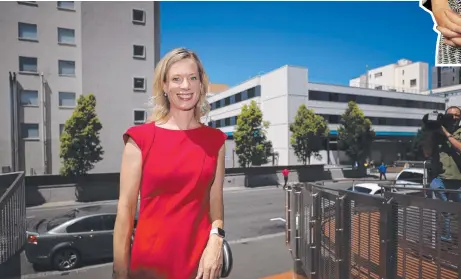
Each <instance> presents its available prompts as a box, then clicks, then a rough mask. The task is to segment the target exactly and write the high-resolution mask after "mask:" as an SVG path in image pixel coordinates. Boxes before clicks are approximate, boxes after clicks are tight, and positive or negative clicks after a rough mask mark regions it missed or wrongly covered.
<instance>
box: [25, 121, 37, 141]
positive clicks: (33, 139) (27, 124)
mask: <svg viewBox="0 0 461 279" xmlns="http://www.w3.org/2000/svg"><path fill="white" fill-rule="evenodd" d="M31 125H34V127H35V126H36V127H37V137H24V134H25V133H24V130H25V129H24V128H25V127H27V126H28V127H31ZM21 139H22V140H26V141H37V140H40V125H39V124H38V123H21Z"/></svg>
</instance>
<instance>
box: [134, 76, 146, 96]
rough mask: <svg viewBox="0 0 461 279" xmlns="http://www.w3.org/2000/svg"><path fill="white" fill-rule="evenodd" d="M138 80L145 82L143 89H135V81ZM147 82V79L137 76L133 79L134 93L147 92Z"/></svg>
mask: <svg viewBox="0 0 461 279" xmlns="http://www.w3.org/2000/svg"><path fill="white" fill-rule="evenodd" d="M136 79H142V80H143V87H142V88H137V87H135V85H136V82H135V80H136ZM146 81H147V80H146V77H143V76H135V77H133V91H137V92H145V91H146Z"/></svg>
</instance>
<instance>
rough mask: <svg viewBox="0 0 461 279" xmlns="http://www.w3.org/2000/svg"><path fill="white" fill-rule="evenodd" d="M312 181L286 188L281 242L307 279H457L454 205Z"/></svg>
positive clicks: (460, 207)
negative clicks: (336, 186) (299, 265)
mask: <svg viewBox="0 0 461 279" xmlns="http://www.w3.org/2000/svg"><path fill="white" fill-rule="evenodd" d="M427 191H428V189H421V190H420V192H419V193H416V194H415V193H409V194H408V193H407V194H402V193H399V192H393V191H384V194H383V195H382V196H379V195H368V194H362V193H357V192H352V191H346V190H338V189H329V188H326V187H324V186H323V185H322V184H318V183H298V184H293V185H291V187H288V189H287V190H286V221H287V223H286V242H287V245H288V247H289V249H290V250H291V252H292V255H293V258H294V259H295V261H299V262H300V263H301V265H302V267H303V270H304V272H305V273H306V275H307V276H308V278H309V279H352V278H354V279H355V278H363V279H369V278H377V279H378V278H379V279H394V278H402V279H417V278H418V279H419V278H424V279H436V278H441V279H451V278H461V272H460V269H461V245H460V244H459V241H458V239H459V238H458V232H459V231H460V229H461V228H460V226H461V222H459V216H460V214H461V204H460V203H455V202H444V201H441V200H438V199H428V198H426V197H425V196H426V194H425V192H427Z"/></svg>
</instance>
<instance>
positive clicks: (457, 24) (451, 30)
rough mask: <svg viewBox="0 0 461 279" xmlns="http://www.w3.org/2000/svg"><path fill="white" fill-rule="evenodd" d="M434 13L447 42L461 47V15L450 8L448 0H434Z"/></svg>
mask: <svg viewBox="0 0 461 279" xmlns="http://www.w3.org/2000/svg"><path fill="white" fill-rule="evenodd" d="M432 14H433V15H434V19H435V21H436V23H437V30H439V32H440V33H441V34H442V35H443V37H444V41H445V43H446V44H447V45H450V46H453V47H461V16H460V15H458V14H457V13H455V12H454V11H453V10H452V9H451V8H450V6H449V5H448V1H447V0H432Z"/></svg>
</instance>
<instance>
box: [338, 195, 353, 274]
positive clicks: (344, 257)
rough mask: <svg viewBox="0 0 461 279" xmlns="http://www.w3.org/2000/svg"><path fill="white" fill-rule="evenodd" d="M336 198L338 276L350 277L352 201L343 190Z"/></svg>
mask: <svg viewBox="0 0 461 279" xmlns="http://www.w3.org/2000/svg"><path fill="white" fill-rule="evenodd" d="M339 195H340V196H339V197H338V198H337V200H336V203H337V204H336V218H338V219H337V220H336V234H335V249H336V250H335V254H336V255H337V260H338V262H337V268H336V272H337V273H336V278H341V279H349V278H350V275H351V257H350V255H351V254H350V253H351V202H350V200H349V199H348V198H347V196H346V195H345V193H343V192H339Z"/></svg>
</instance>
